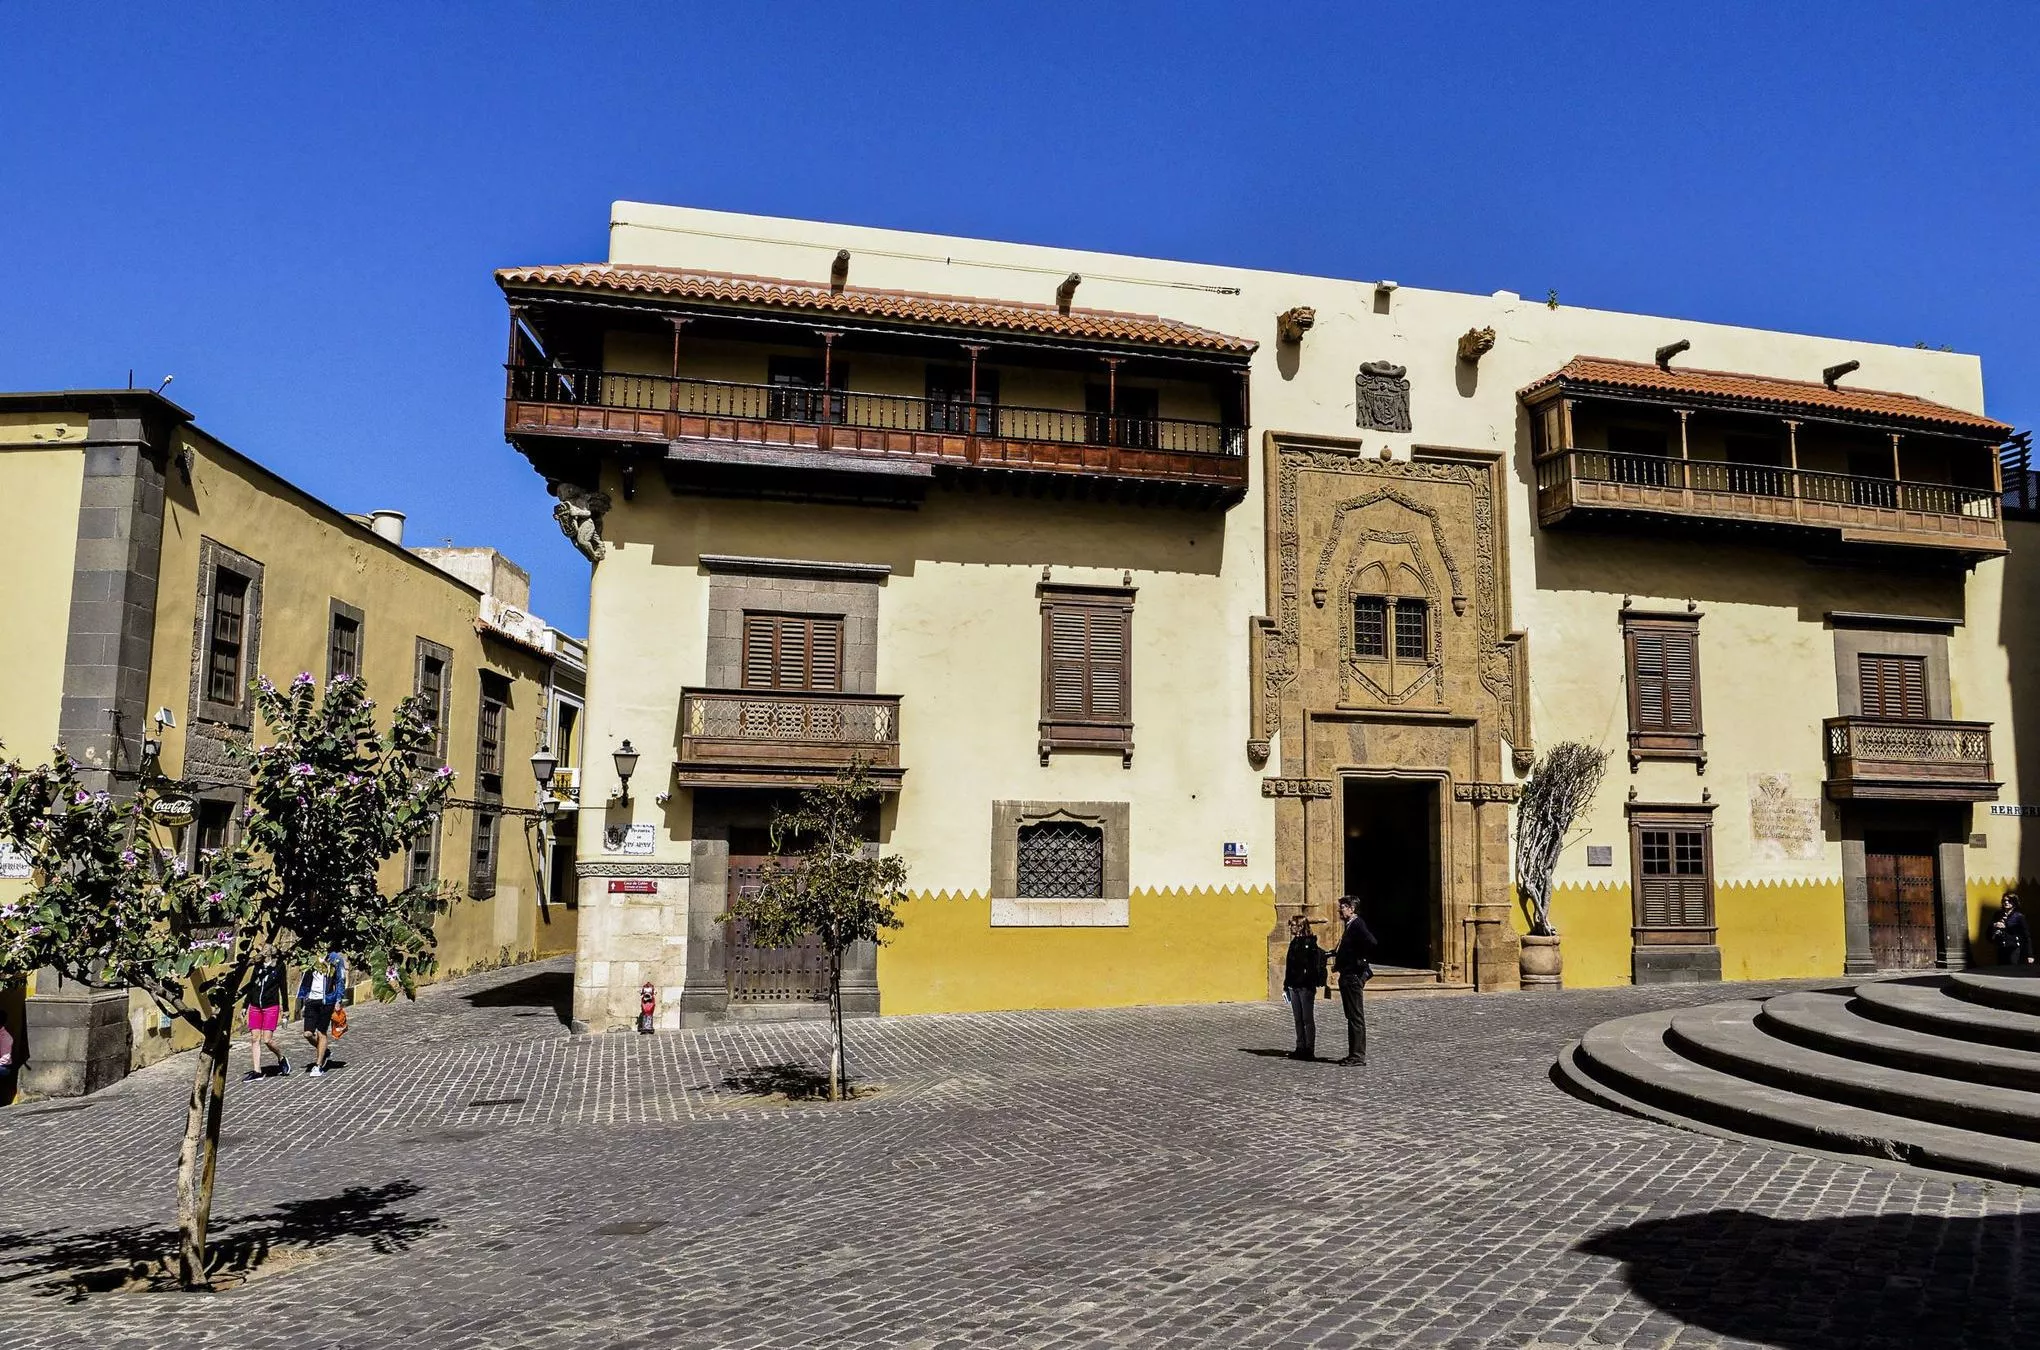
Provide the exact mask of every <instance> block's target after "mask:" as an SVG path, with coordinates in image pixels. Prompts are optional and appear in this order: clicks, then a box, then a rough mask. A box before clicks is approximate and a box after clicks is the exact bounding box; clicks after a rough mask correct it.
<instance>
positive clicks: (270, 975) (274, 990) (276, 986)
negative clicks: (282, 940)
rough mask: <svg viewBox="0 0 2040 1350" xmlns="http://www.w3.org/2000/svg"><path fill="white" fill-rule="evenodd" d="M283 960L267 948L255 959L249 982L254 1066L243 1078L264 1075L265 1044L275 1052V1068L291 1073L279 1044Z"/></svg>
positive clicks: (281, 1072)
mask: <svg viewBox="0 0 2040 1350" xmlns="http://www.w3.org/2000/svg"><path fill="white" fill-rule="evenodd" d="M284 977H285V972H284V969H283V961H282V960H281V959H280V958H279V957H278V956H277V954H276V952H275V949H273V948H266V947H265V948H264V949H263V950H262V953H261V954H260V955H259V956H257V957H256V959H255V975H254V978H253V979H252V980H250V981H249V984H248V1054H249V1057H250V1059H252V1060H253V1067H251V1068H250V1069H249V1070H248V1072H246V1073H244V1074H242V1075H241V1077H242V1079H243V1080H244V1081H246V1080H251V1079H256V1078H262V1077H265V1076H266V1075H265V1074H264V1073H263V1072H262V1047H263V1046H265V1045H266V1046H268V1047H269V1053H270V1054H272V1055H274V1056H276V1071H277V1072H278V1073H280V1074H286V1075H287V1074H289V1073H290V1061H289V1060H287V1059H285V1058H284V1057H283V1051H281V1050H279V1049H277V1048H276V1028H277V1027H278V1026H279V1025H281V1024H282V1022H283V985H284Z"/></svg>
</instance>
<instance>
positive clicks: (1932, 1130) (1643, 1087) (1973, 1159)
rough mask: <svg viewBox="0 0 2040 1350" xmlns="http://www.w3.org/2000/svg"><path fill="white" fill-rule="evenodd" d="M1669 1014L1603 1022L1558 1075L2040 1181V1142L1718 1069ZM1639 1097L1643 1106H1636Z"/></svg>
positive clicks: (1831, 1142) (1830, 1140)
mask: <svg viewBox="0 0 2040 1350" xmlns="http://www.w3.org/2000/svg"><path fill="white" fill-rule="evenodd" d="M1670 1022H1671V1014H1669V1013H1662V1012H1658V1013H1641V1014H1638V1015H1636V1016H1634V1017H1624V1018H1619V1019H1617V1020H1616V1021H1613V1022H1604V1023H1602V1024H1601V1025H1600V1026H1598V1027H1595V1028H1593V1029H1592V1030H1590V1031H1588V1032H1587V1034H1586V1035H1584V1036H1582V1037H1581V1038H1580V1040H1579V1041H1578V1043H1577V1044H1576V1046H1574V1047H1573V1048H1572V1055H1571V1063H1570V1065H1566V1066H1565V1069H1564V1071H1562V1076H1563V1077H1564V1078H1566V1079H1567V1080H1568V1083H1569V1085H1573V1086H1576V1087H1578V1088H1584V1089H1585V1090H1586V1091H1588V1092H1589V1093H1594V1092H1595V1091H1596V1089H1608V1088H1612V1089H1613V1092H1612V1093H1609V1092H1606V1091H1601V1092H1600V1093H1599V1094H1598V1095H1597V1096H1596V1098H1595V1099H1596V1100H1599V1101H1601V1102H1602V1103H1603V1104H1605V1105H1610V1106H1613V1107H1615V1108H1616V1109H1619V1110H1624V1111H1628V1112H1630V1113H1631V1114H1644V1115H1647V1116H1650V1117H1651V1118H1654V1119H1659V1120H1663V1121H1665V1122H1666V1123H1668V1124H1674V1125H1677V1124H1689V1123H1690V1124H1694V1125H1695V1126H1696V1127H1698V1128H1702V1129H1703V1130H1704V1131H1705V1132H1708V1133H1714V1132H1716V1131H1725V1132H1728V1133H1731V1134H1734V1135H1738V1136H1742V1137H1755V1138H1757V1139H1763V1140H1770V1141H1773V1142H1776V1143H1783V1144H1791V1145H1794V1146H1797V1147H1801V1148H1809V1149H1813V1150H1816V1151H1818V1152H1822V1153H1843V1154H1851V1155H1855V1156H1859V1157H1868V1158H1879V1159H1885V1160H1888V1161H1892V1162H1902V1163H1910V1164H1912V1165H1914V1166H1916V1167H1932V1168H1938V1169H1940V1170H1942V1171H1947V1172H1960V1173H1962V1174H1964V1175H1965V1176H1975V1177H1984V1178H1988V1179H1990V1180H1995V1181H2009V1182H2014V1183H2016V1184H2019V1185H2023V1186H2040V1145H2036V1144H2032V1143H2028V1142H2027V1141H2025V1140H2021V1139H2003V1138H1999V1137H1997V1136H1995V1135H1987V1134H1978V1133H1976V1132H1974V1131H1972V1130H1960V1129H1955V1128H1953V1127H1951V1126H1947V1125H1937V1124H1935V1123H1933V1122H1932V1121H1925V1120H1916V1119H1912V1118H1909V1117H1904V1116H1893V1115H1887V1114H1885V1113H1883V1112H1879V1111H1866V1110H1863V1109H1862V1108H1860V1107H1854V1106H1847V1105H1844V1104H1842V1103H1840V1102H1833V1101H1824V1100H1821V1099H1819V1098H1814V1097H1804V1096H1800V1095H1799V1094H1797V1093H1793V1092H1786V1091H1783V1090H1782V1089H1779V1088H1774V1087H1767V1086H1765V1085H1764V1084H1761V1083H1752V1082H1750V1081H1749V1080H1747V1079H1743V1078H1737V1077H1735V1076H1733V1075H1731V1074H1725V1073H1721V1072H1719V1071H1717V1070H1714V1069H1710V1068H1707V1067H1706V1066H1705V1065H1701V1064H1696V1063H1694V1062H1693V1061H1692V1060H1690V1059H1687V1058H1685V1057H1684V1056H1683V1055H1681V1054H1679V1053H1678V1052H1677V1051H1675V1050H1673V1049H1672V1048H1671V1046H1670V1045H1669V1044H1667V1042H1666V1040H1665V1031H1666V1029H1667V1027H1668V1026H1669V1025H1670ZM1561 1062H1562V1065H1563V1063H1564V1061H1563V1059H1562V1061H1561ZM1625 1103H1626V1104H1625ZM1639 1104H1640V1105H1642V1106H1643V1107H1645V1108H1648V1109H1647V1110H1645V1111H1642V1112H1639V1111H1637V1110H1636V1107H1637V1105H1639Z"/></svg>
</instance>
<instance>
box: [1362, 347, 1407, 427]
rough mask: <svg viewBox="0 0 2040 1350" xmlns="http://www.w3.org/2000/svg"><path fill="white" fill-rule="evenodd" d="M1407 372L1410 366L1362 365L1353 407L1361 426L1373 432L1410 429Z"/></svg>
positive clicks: (1390, 363) (1366, 363) (1389, 363)
mask: <svg viewBox="0 0 2040 1350" xmlns="http://www.w3.org/2000/svg"><path fill="white" fill-rule="evenodd" d="M1408 373H1409V370H1408V367H1405V366H1399V365H1396V364H1395V363H1394V362H1392V361H1363V362H1361V363H1360V375H1359V378H1358V379H1357V380H1356V381H1355V382H1354V390H1353V404H1354V407H1355V408H1356V409H1357V410H1358V412H1359V422H1360V425H1361V426H1363V427H1366V428H1368V429H1369V430H1372V431H1408V430H1409V429H1410V382H1409V381H1408V380H1406V379H1404V378H1403V377H1404V376H1405V375H1407V374H1408Z"/></svg>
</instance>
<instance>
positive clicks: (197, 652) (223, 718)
mask: <svg viewBox="0 0 2040 1350" xmlns="http://www.w3.org/2000/svg"><path fill="white" fill-rule="evenodd" d="M222 575H230V576H233V577H236V578H238V579H239V580H240V581H241V582H242V583H243V586H244V590H243V593H242V604H241V637H240V655H239V665H240V669H239V671H238V673H237V674H238V678H237V681H236V685H235V690H234V698H233V700H232V701H231V702H230V701H228V700H225V699H217V698H214V697H213V696H212V656H213V634H214V632H215V631H216V625H217V623H218V615H217V606H218V601H219V582H220V577H221V576H222ZM192 628H193V632H192V691H191V692H192V716H193V718H194V719H195V720H202V721H208V722H219V723H223V724H225V725H227V726H231V727H235V728H238V729H242V730H247V729H249V728H251V727H252V726H253V725H254V716H255V700H254V699H253V698H252V697H251V696H250V695H249V692H248V685H249V682H250V681H251V680H253V679H254V678H255V677H256V675H257V674H259V673H260V671H261V669H262V564H261V563H258V562H256V561H255V560H254V559H253V558H250V557H247V556H246V555H245V554H241V553H237V552H235V551H234V550H232V549H230V548H227V547H226V546H225V545H223V544H220V543H218V542H216V541H214V540H211V539H205V540H202V541H201V545H200V549H199V572H198V613H197V615H196V617H195V619H194V622H193V625H192Z"/></svg>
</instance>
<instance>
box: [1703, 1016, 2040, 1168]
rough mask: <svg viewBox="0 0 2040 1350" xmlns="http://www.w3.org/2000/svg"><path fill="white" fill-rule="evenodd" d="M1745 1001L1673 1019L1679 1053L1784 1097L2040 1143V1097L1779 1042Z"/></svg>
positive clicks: (2036, 1094) (2016, 1089)
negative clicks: (1815, 1099)
mask: <svg viewBox="0 0 2040 1350" xmlns="http://www.w3.org/2000/svg"><path fill="white" fill-rule="evenodd" d="M1761 1007H1762V1005H1761V1004H1759V1003H1757V1002H1755V1001H1753V1000H1749V999H1742V1000H1737V1001H1735V1002H1732V1003H1710V1004H1708V1005H1706V1006H1705V1007H1700V1008H1685V1009H1681V1010H1680V1011H1678V1012H1675V1013H1673V1014H1672V1020H1671V1026H1670V1028H1669V1030H1668V1031H1667V1032H1666V1033H1665V1039H1666V1042H1667V1043H1668V1044H1669V1045H1670V1046H1671V1048H1672V1049H1674V1050H1676V1051H1678V1052H1679V1053H1680V1054H1683V1055H1685V1056H1686V1057H1688V1058H1690V1059H1693V1060H1697V1061H1698V1062H1700V1063H1702V1064H1705V1065H1706V1066H1708V1067H1709V1068H1712V1069H1717V1070H1719V1071H1721V1072H1722V1073H1726V1074H1732V1075H1734V1076H1735V1077H1738V1078H1744V1079H1748V1080H1750V1081H1752V1082H1756V1083H1764V1084H1768V1085H1769V1086H1771V1087H1775V1088H1781V1089H1783V1090H1784V1091H1787V1092H1792V1093H1797V1094H1799V1095H1801V1096H1806V1097H1818V1098H1821V1099H1823V1100H1826V1101H1832V1102H1840V1103H1842V1104H1843V1105H1846V1106H1854V1107H1858V1108H1860V1109H1862V1110H1867V1111H1877V1112H1880V1113H1882V1114H1885V1115H1890V1116H1903V1117H1910V1118H1912V1119H1915V1120H1921V1121H1933V1122H1936V1123H1938V1124H1942V1125H1946V1126H1949V1127H1951V1128H1954V1129H1959V1130H1967V1131H1973V1132H1975V1133H1979V1134H1990V1135H1998V1136H2001V1137H2004V1138H2011V1139H2026V1140H2035V1141H2040V1093H2033V1092H2025V1091H2021V1090H2020V1089H2018V1088H2005V1087H1992V1086H1989V1085H1987V1084H1983V1083H1965V1082H1957V1081H1954V1080H1951V1079H1946V1078H1937V1077H1935V1076H1934V1075H1932V1074H1924V1073H1913V1072H1911V1071H1910V1070H1906V1069H1893V1068H1888V1067H1886V1066H1885V1065H1882V1064H1871V1063H1866V1062H1864V1061H1862V1060H1857V1059H1844V1058H1842V1057H1841V1056H1839V1055H1830V1054H1826V1053H1823V1052H1822V1051H1819V1050H1809V1049H1807V1048H1806V1047H1805V1046H1802V1045H1795V1044H1793V1043H1792V1042H1791V1041H1783V1040H1779V1039H1778V1038H1777V1037H1776V1036H1772V1035H1770V1034H1769V1033H1767V1032H1765V1031H1764V1030H1763V1028H1761V1027H1759V1026H1758V1025H1757V1021H1756V1019H1757V1013H1758V1010H1759V1009H1760V1008H1761Z"/></svg>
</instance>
